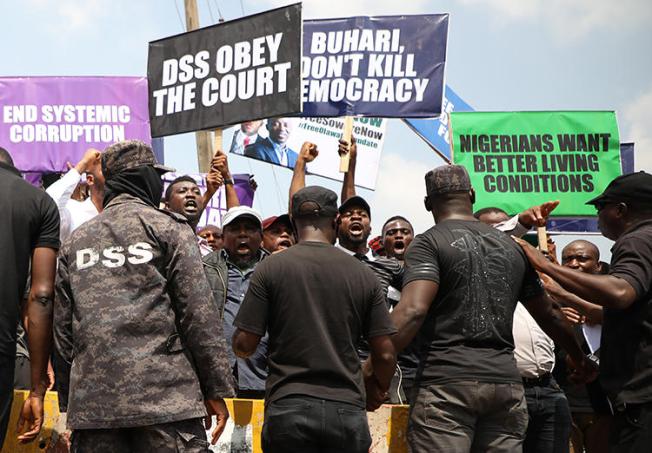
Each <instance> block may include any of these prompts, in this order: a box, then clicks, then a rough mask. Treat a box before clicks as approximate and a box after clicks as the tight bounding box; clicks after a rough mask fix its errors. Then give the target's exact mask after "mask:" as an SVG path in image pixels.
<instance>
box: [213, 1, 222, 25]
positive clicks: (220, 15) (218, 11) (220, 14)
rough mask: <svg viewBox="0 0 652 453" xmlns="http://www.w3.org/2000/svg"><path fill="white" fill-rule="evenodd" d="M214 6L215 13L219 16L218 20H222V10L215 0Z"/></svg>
mask: <svg viewBox="0 0 652 453" xmlns="http://www.w3.org/2000/svg"><path fill="white" fill-rule="evenodd" d="M215 8H217V15H218V16H219V19H218V22H220V23H221V22H224V16H222V10H221V9H220V4H219V2H218V1H217V0H215Z"/></svg>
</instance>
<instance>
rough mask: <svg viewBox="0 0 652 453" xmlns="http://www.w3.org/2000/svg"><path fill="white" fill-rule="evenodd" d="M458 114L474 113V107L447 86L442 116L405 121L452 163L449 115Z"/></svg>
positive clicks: (406, 119) (407, 119)
mask: <svg viewBox="0 0 652 453" xmlns="http://www.w3.org/2000/svg"><path fill="white" fill-rule="evenodd" d="M452 111H456V112H472V111H473V107H471V106H470V105H469V104H467V103H466V102H465V101H464V100H463V99H462V98H461V97H459V96H458V95H457V93H455V91H453V89H452V88H451V87H449V86H448V85H446V91H445V92H444V102H443V103H442V114H441V116H440V117H439V118H434V119H412V118H405V119H404V120H403V121H404V122H405V123H406V124H407V125H408V126H409V127H410V128H411V129H412V130H413V131H414V132H416V133H417V135H418V136H419V137H421V138H422V139H424V140H425V142H426V143H427V144H428V145H430V147H431V148H433V149H434V150H435V151H436V152H437V153H438V154H439V155H440V156H441V157H442V158H443V159H444V160H445V161H446V162H450V161H451V144H450V139H449V135H448V118H449V117H448V114H449V113H451V112H452Z"/></svg>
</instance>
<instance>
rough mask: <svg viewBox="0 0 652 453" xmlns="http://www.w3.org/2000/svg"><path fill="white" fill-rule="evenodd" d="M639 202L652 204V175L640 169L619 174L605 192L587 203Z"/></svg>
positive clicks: (594, 204)
mask: <svg viewBox="0 0 652 453" xmlns="http://www.w3.org/2000/svg"><path fill="white" fill-rule="evenodd" d="M628 201H629V202H638V203H643V204H652V175H651V174H649V173H645V172H644V171H639V172H637V173H630V174H628V175H622V176H618V177H617V178H616V179H614V180H613V181H611V182H610V183H609V185H608V186H607V188H606V189H604V192H602V194H600V195H598V196H597V197H595V198H593V199H591V200H589V201H587V202H586V204H591V205H593V206H598V205H600V204H603V203H609V202H617V203H618V202H625V203H626V202H628Z"/></svg>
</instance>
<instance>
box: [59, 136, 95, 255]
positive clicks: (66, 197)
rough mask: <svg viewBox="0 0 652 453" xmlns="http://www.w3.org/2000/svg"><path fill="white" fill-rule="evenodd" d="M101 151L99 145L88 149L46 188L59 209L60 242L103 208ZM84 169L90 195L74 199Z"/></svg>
mask: <svg viewBox="0 0 652 453" xmlns="http://www.w3.org/2000/svg"><path fill="white" fill-rule="evenodd" d="M100 155H101V154H100V152H99V151H98V150H96V149H93V148H91V149H89V150H87V151H86V153H84V156H83V157H82V159H81V160H80V161H79V162H78V163H77V165H75V166H74V167H73V168H71V169H70V170H69V171H68V173H66V174H65V175H64V176H63V177H62V178H61V179H59V180H58V181H57V182H55V183H54V184H52V185H50V187H48V188H47V190H46V192H47V194H48V195H50V197H52V198H53V199H54V201H55V202H56V204H57V208H58V209H59V216H60V217H61V228H60V238H61V242H63V241H65V240H66V239H67V238H68V236H70V234H71V233H72V232H73V231H75V230H76V229H77V228H78V227H79V226H80V225H81V224H83V223H84V222H87V221H89V220H90V219H92V218H93V217H95V216H96V215H97V214H99V213H100V212H102V205H103V202H104V176H103V175H102V165H101V164H100ZM84 173H85V174H86V184H88V188H89V190H90V194H91V196H90V197H88V198H87V199H86V200H84V201H77V200H73V199H72V198H71V195H72V193H73V192H74V190H75V187H77V184H79V181H80V179H81V175H82V174H84Z"/></svg>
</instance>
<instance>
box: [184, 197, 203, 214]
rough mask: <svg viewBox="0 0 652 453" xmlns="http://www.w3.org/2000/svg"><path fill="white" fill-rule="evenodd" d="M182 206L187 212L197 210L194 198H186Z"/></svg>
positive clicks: (197, 206)
mask: <svg viewBox="0 0 652 453" xmlns="http://www.w3.org/2000/svg"><path fill="white" fill-rule="evenodd" d="M183 207H184V208H185V210H186V212H188V213H195V212H197V211H198V210H199V205H198V204H197V202H196V201H195V200H186V202H185V203H184V204H183Z"/></svg>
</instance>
